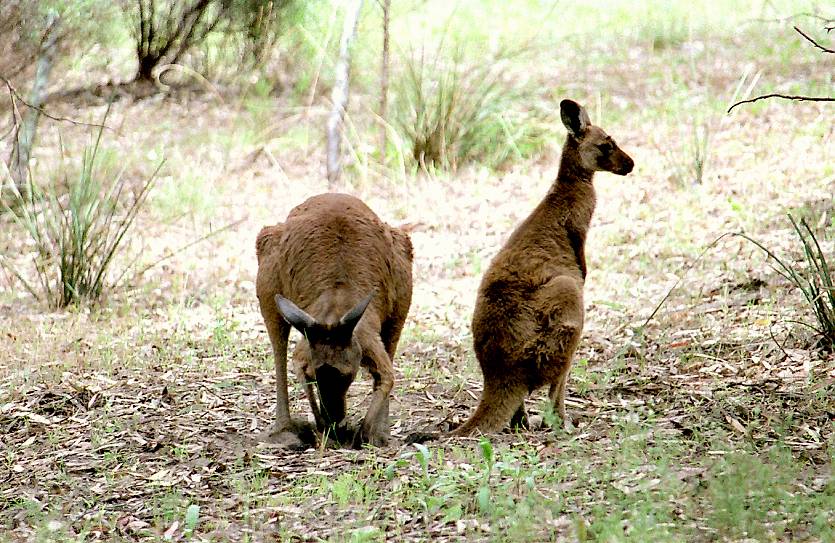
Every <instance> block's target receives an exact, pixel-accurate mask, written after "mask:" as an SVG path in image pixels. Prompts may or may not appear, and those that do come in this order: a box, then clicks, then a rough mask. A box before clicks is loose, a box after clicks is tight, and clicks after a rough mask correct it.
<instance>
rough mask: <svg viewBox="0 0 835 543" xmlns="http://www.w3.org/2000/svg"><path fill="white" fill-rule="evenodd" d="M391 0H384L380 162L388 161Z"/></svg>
mask: <svg viewBox="0 0 835 543" xmlns="http://www.w3.org/2000/svg"><path fill="white" fill-rule="evenodd" d="M390 11H391V0H383V59H382V66H380V163H381V164H385V163H386V131H387V130H388V126H387V124H388V123H387V122H386V115H387V111H386V110H387V109H388V93H389V15H390Z"/></svg>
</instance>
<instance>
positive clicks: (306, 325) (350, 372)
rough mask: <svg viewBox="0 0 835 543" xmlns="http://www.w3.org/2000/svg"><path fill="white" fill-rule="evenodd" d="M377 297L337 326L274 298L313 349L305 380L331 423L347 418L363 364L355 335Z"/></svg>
mask: <svg viewBox="0 0 835 543" xmlns="http://www.w3.org/2000/svg"><path fill="white" fill-rule="evenodd" d="M373 296H374V294H373V293H372V294H370V295H368V296H367V297H366V298H364V299H363V300H361V301H360V302H359V303H358V304H357V305H356V306H354V307H353V308H352V309H351V310H350V311H348V312H347V313H345V314H344V315H343V316H342V318H340V319H339V321H337V322H336V323H330V324H329V323H320V322H317V321H316V319H314V318H313V317H312V316H310V315H309V314H308V313H306V312H305V311H304V310H302V309H301V308H299V307H298V306H297V305H296V304H294V303H293V302H291V301H290V300H288V299H287V298H284V297H283V296H281V295H280V294H277V295H276V296H275V302H276V305H277V306H278V311H279V313H281V315H282V316H283V317H284V320H286V321H287V322H288V323H290V324H291V325H292V326H293V327H294V328H295V329H296V330H298V331H299V332H301V333H302V335H303V336H304V337H305V339H307V342H308V345H309V347H310V362H311V363H310V365H309V366H308V367H306V368H305V369H304V371H305V376H306V377H307V378H308V379H310V380H312V381H315V382H316V386H317V388H318V389H319V401H320V403H321V405H322V412H323V415H325V416H326V417H327V418H328V419H330V421H331V422H339V421H341V420H342V419H343V418H345V413H346V410H347V404H346V396H347V394H348V388H349V387H350V386H351V383H353V382H354V378H355V377H356V376H357V371H359V367H360V362H361V361H362V347H361V346H360V343H359V340H358V339H357V338H356V336H355V335H354V328H356V326H357V323H359V321H360V319H361V318H362V315H363V314H364V313H365V309H366V308H367V307H368V304H369V303H370V302H371V298H372V297H373Z"/></svg>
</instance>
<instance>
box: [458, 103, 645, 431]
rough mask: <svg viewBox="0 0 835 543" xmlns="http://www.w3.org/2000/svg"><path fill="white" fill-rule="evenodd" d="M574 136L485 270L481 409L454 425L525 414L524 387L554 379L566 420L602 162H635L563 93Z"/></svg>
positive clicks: (480, 303)
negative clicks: (538, 197) (544, 189)
mask: <svg viewBox="0 0 835 543" xmlns="http://www.w3.org/2000/svg"><path fill="white" fill-rule="evenodd" d="M560 117H561V119H562V122H563V124H564V125H565V127H566V129H568V136H567V137H566V140H565V145H564V146H563V151H562V157H561V159H560V167H559V173H558V174H557V179H556V181H555V182H554V184H553V185H552V186H551V188H550V190H549V191H548V194H546V196H545V199H543V200H542V202H540V203H539V205H538V206H537V207H536V209H534V210H533V212H532V213H531V214H530V215H529V216H528V218H527V219H525V220H524V221H523V222H522V224H520V225H519V226H518V227H517V228H516V230H515V231H514V232H513V234H512V235H511V236H510V238H509V239H508V240H507V243H505V245H504V247H502V249H501V250H500V251H499V253H498V254H497V255H496V257H495V258H494V259H493V261H492V263H491V264H490V267H489V268H488V269H487V272H486V273H485V274H484V277H483V278H482V280H481V285H480V286H479V288H478V296H477V298H476V304H475V311H474V314H473V322H472V330H473V347H474V350H475V354H476V358H478V362H479V364H480V366H481V371H482V374H483V375H484V389H483V391H482V394H481V400H480V402H479V405H478V407H477V408H476V410H475V412H474V413H473V415H472V416H471V417H470V418H469V419H468V420H467V421H466V422H465V423H464V424H463V425H461V426H460V427H458V428H457V429H456V430H454V431H453V432H452V434H453V435H456V436H466V435H471V434H473V433H474V432H482V433H488V432H496V431H498V430H501V429H502V428H503V427H504V426H505V425H507V424H508V421H509V420H511V419H512V422H514V423H518V424H526V420H527V417H526V415H525V408H524V400H525V397H526V396H527V395H528V394H530V393H531V392H533V391H534V390H536V389H537V388H539V387H541V386H543V385H546V384H547V385H549V386H550V390H549V398H550V400H551V401H552V402H553V404H554V408H555V410H556V412H557V413H558V414H559V416H560V417H561V418H562V420H563V422H564V423H566V424H567V423H568V419H567V418H566V413H565V389H566V382H567V381H568V372H569V369H570V368H571V362H572V358H573V356H574V351H575V350H576V349H577V344H578V342H579V341H580V335H581V333H582V331H583V317H584V310H583V284H584V281H585V277H586V255H585V242H586V234H587V232H588V229H589V223H590V222H591V217H592V213H593V212H594V206H595V193H594V187H593V185H592V178H593V177H594V172H596V171H606V172H612V173H615V174H618V175H627V174H628V173H629V172H631V171H632V168H633V166H634V162H633V161H632V159H631V158H630V157H629V156H628V155H627V154H626V153H624V152H623V151H622V150H621V149H620V148H619V147H618V145H617V144H616V143H615V141H614V140H613V139H612V138H611V137H610V136H609V135H608V134H606V132H604V131H603V130H602V129H600V128H598V127H596V126H593V125H592V124H591V122H590V121H589V116H588V114H587V113H586V110H585V109H584V108H583V107H582V106H580V105H579V104H577V103H576V102H573V101H571V100H563V101H562V102H560Z"/></svg>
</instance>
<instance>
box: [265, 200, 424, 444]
mask: <svg viewBox="0 0 835 543" xmlns="http://www.w3.org/2000/svg"><path fill="white" fill-rule="evenodd" d="M255 247H256V254H257V255H258V276H257V278H256V293H257V295H258V302H259V305H260V308H261V315H262V316H263V317H264V323H265V324H266V326H267V332H269V336H270V341H271V343H272V348H273V356H274V358H275V372H276V397H277V404H276V414H275V417H276V421H275V426H274V427H273V429H272V430H271V433H270V440H271V441H274V442H277V443H279V444H282V445H285V446H288V447H300V446H302V445H303V444H304V443H303V442H304V441H305V440H306V439H308V438H306V437H305V435H306V433H308V432H306V429H305V427H304V424H302V423H299V422H297V421H293V420H291V418H290V409H289V401H288V396H287V338H288V335H289V333H290V326H291V325H292V326H293V327H294V328H296V329H297V330H299V331H300V332H301V333H302V336H303V339H302V340H301V341H300V342H299V344H298V346H297V347H296V350H295V352H294V353H293V363H294V367H295V370H296V373H297V375H298V377H299V379H301V380H302V381H304V383H305V394H306V396H307V399H308V402H309V403H310V409H311V411H312V412H313V416H314V418H315V419H316V426H317V428H318V430H319V431H324V430H326V429H332V430H340V427H339V426H340V424H342V423H343V419H344V418H345V414H346V410H347V407H346V395H347V392H348V387H350V385H351V383H352V382H353V381H354V378H355V377H356V374H357V371H358V370H359V367H360V365H362V366H363V367H364V368H366V369H367V370H368V372H369V373H370V374H371V376H372V378H373V379H374V388H373V393H372V395H371V401H370V405H369V406H368V411H367V413H366V415H365V418H364V419H363V421H362V424H361V426H360V428H359V430H358V431H357V432H356V434H355V435H354V439H353V444H354V446H355V447H359V446H360V445H362V444H363V443H370V444H372V445H375V446H379V445H384V444H385V443H386V442H387V440H388V436H389V420H388V407H389V394H390V392H391V389H392V386H393V384H394V366H393V364H392V360H393V359H394V353H395V350H396V349H397V342H398V340H399V339H400V332H401V330H402V329H403V322H404V321H405V320H406V314H407V313H408V311H409V305H410V303H411V299H412V243H411V241H410V239H409V236H408V235H407V234H406V233H405V232H403V231H401V230H399V229H397V228H393V227H391V226H389V225H387V224H385V223H383V222H382V221H381V220H380V219H379V218H378V217H377V215H375V214H374V212H373V211H371V209H369V208H368V206H366V205H365V204H364V203H363V202H362V201H360V200H359V199H357V198H354V197H353V196H349V195H347V194H322V195H319V196H314V197H312V198H310V199H308V200H307V201H305V202H304V203H302V204H301V205H299V206H297V207H296V208H294V209H293V210H292V211H291V212H290V214H289V215H288V216H287V220H286V222H284V223H279V224H277V225H275V226H267V227H264V228H263V229H262V230H261V232H260V233H259V234H258V238H257V239H256V242H255ZM317 389H318V393H319V394H318V396H319V398H318V402H317V398H316V390H317ZM340 440H341V438H340Z"/></svg>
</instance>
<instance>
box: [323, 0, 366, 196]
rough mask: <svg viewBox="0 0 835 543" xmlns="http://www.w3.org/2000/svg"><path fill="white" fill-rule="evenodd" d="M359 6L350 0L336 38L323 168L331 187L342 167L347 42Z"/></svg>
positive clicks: (354, 29)
mask: <svg viewBox="0 0 835 543" xmlns="http://www.w3.org/2000/svg"><path fill="white" fill-rule="evenodd" d="M361 10H362V0H350V2H349V3H348V5H347V6H346V10H345V21H344V23H343V25H342V38H341V39H340V40H339V60H338V61H337V63H336V77H335V80H334V85H333V93H332V94H331V101H332V102H333V107H332V109H331V113H330V116H329V117H328V123H327V135H328V144H327V171H328V188H329V189H330V190H334V189H335V188H336V185H337V183H338V182H339V176H340V174H341V169H342V160H341V158H342V157H341V156H340V144H341V139H342V124H343V120H344V118H345V109H346V108H347V107H348V83H349V77H350V71H351V42H353V40H354V35H355V34H356V33H357V22H358V21H359V15H360V11H361Z"/></svg>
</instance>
